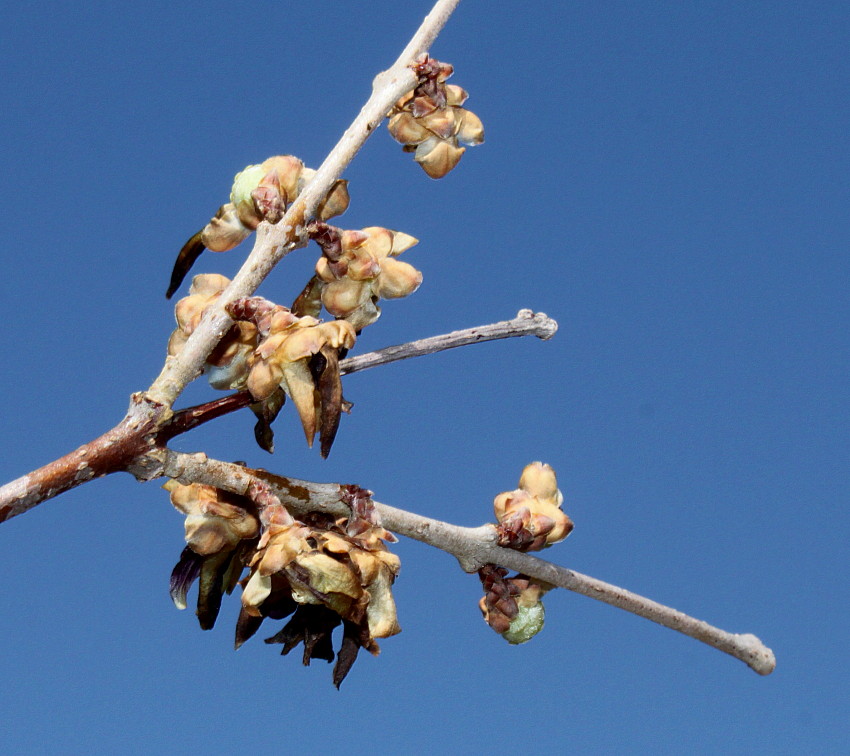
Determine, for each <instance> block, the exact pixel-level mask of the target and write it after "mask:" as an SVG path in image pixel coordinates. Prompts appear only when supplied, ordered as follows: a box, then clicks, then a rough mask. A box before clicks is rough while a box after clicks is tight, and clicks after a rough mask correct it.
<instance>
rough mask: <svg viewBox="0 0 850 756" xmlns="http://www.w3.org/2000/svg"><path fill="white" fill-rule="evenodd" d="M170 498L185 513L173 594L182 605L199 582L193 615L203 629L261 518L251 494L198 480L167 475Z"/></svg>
mask: <svg viewBox="0 0 850 756" xmlns="http://www.w3.org/2000/svg"><path fill="white" fill-rule="evenodd" d="M163 488H165V489H166V490H167V491H168V492H169V493H170V494H171V503H172V504H173V505H174V506H175V508H176V509H178V510H179V511H180V512H183V514H185V515H186V521H185V528H186V543H187V544H188V545H187V546H186V548H185V549H184V550H183V553H182V554H181V556H180V561H179V562H178V563H177V565H176V566H175V567H174V570H173V572H172V574H171V598H172V600H173V601H174V604H175V605H176V606H177V608H178V609H185V608H186V594H187V593H188V591H189V588H190V587H191V585H192V583H193V582H194V581H195V580H196V579H198V578H200V580H199V583H198V608H197V615H198V621H199V623H200V625H201V628H202V629H204V630H209V629H210V628H212V627H213V625H214V624H215V621H216V618H217V617H218V612H219V609H220V608H221V599H222V595H223V593H225V592H226V593H230V592H231V591H232V590H233V588H234V587H235V586H236V584H237V582H238V581H239V578H240V577H241V574H242V568H243V567H244V565H245V560H246V559H247V558H249V557H250V554H251V552H252V550H253V544H254V542H255V540H256V538H257V536H258V535H259V526H260V523H259V521H258V519H257V517H256V516H255V514H253V512H252V511H251V510H252V509H253V507H252V504H251V502H250V500H249V499H246V498H244V497H240V496H236V495H234V494H228V493H226V492H224V491H220V490H219V489H217V488H213V487H212V486H205V485H201V484H198V483H192V484H189V485H183V484H181V483H178V482H177V481H176V480H169V481H168V482H167V483H166V484H165V485H164V486H163Z"/></svg>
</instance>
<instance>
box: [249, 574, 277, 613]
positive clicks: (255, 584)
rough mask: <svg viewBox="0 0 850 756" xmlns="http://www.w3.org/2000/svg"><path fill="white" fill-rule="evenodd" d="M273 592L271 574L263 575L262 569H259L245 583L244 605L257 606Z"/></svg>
mask: <svg viewBox="0 0 850 756" xmlns="http://www.w3.org/2000/svg"><path fill="white" fill-rule="evenodd" d="M271 592H272V579H271V576H270V575H261V574H260V571H259V570H257V571H256V572H254V574H253V575H251V578H250V579H249V580H248V582H247V583H246V584H245V589H244V590H243V591H242V605H243V606H244V607H254V608H257V607H259V606H260V604H262V603H263V601H265V600H266V598H267V597H268V595H269V594H270V593H271Z"/></svg>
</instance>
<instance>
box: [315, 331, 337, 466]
mask: <svg viewBox="0 0 850 756" xmlns="http://www.w3.org/2000/svg"><path fill="white" fill-rule="evenodd" d="M321 354H322V356H323V357H324V358H325V365H324V369H323V370H322V372H321V375H320V376H319V380H318V389H319V399H320V402H321V418H320V424H319V439H320V442H321V443H320V450H321V455H322V458H323V459H326V458H327V456H328V454H330V452H331V446H333V442H334V439H335V438H336V433H337V430H339V420H340V417H341V416H342V380H341V379H340V375H339V356H338V353H337V350H336V349H334V348H333V347H328V346H326V347H323V348H322V352H321Z"/></svg>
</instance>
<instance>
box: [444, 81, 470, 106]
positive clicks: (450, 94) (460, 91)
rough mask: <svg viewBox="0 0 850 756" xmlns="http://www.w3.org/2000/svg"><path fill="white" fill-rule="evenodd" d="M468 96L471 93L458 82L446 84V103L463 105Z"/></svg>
mask: <svg viewBox="0 0 850 756" xmlns="http://www.w3.org/2000/svg"><path fill="white" fill-rule="evenodd" d="M467 97H469V94H467V91H466V90H465V89H464V88H463V87H459V86H458V85H457V84H446V104H448V105H451V106H453V107H457V106H458V105H463V103H465V102H466V98H467Z"/></svg>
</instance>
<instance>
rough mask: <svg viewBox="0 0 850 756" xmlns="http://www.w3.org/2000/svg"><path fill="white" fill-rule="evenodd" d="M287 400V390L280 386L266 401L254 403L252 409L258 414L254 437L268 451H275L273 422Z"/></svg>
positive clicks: (271, 452) (270, 452)
mask: <svg viewBox="0 0 850 756" xmlns="http://www.w3.org/2000/svg"><path fill="white" fill-rule="evenodd" d="M285 401H286V392H285V391H284V390H283V389H282V388H280V387H278V388H277V389H276V390H275V391H274V392H273V393H272V394H271V396H269V397H268V398H267V399H266V400H265V401H262V402H257V403H256V404H252V405H250V406H251V411H252V412H253V413H254V414H255V415H256V417H257V422H256V424H255V425H254V439H255V440H256V442H257V445H258V446H259V447H260V448H261V449H263V450H264V451H267V452H268V453H269V454H273V453H274V431H273V430H272V423H273V422H274V421H275V418H277V416H278V413H279V412H280V410H281V408H282V407H283V403H284V402H285Z"/></svg>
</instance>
